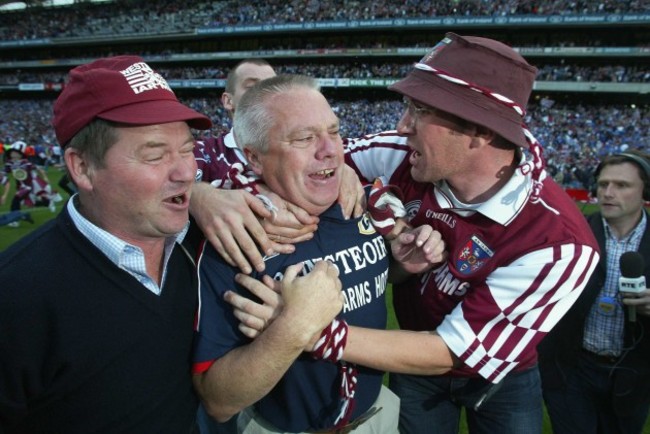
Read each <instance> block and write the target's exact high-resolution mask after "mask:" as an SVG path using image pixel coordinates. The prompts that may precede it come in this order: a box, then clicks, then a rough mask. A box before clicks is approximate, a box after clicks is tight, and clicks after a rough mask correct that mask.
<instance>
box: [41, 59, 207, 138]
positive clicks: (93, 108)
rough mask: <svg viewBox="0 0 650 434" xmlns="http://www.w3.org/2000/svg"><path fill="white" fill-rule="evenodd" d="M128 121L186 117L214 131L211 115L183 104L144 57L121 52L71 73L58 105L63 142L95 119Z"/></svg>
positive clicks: (57, 130)
mask: <svg viewBox="0 0 650 434" xmlns="http://www.w3.org/2000/svg"><path fill="white" fill-rule="evenodd" d="M95 118H100V119H105V120H108V121H113V122H119V123H123V124H128V125H154V124H164V123H168V122H178V121H185V122H187V123H188V125H189V126H190V127H192V128H196V129H201V130H205V129H209V128H210V127H211V126H212V122H211V121H210V119H209V118H208V117H207V116H204V115H202V114H201V113H198V112H196V111H194V110H192V109H190V108H189V107H187V106H185V105H183V104H181V103H180V102H179V101H178V99H177V98H176V95H175V94H174V92H173V91H172V90H171V88H170V87H169V85H168V84H167V81H166V80H165V79H164V78H163V77H162V76H161V75H160V74H158V73H157V72H156V71H154V70H153V69H152V68H151V67H150V66H149V65H147V64H146V63H145V62H144V60H143V59H142V58H141V57H138V56H115V57H107V58H103V59H99V60H95V61H93V62H91V63H88V64H85V65H81V66H78V67H76V68H74V69H72V70H71V71H70V75H69V79H68V82H67V83H66V85H65V87H64V88H63V91H62V92H61V94H60V95H59V97H58V98H57V100H56V102H55V103H54V119H53V121H52V124H53V125H54V131H55V133H56V138H57V140H58V141H59V144H61V146H65V145H66V144H67V143H68V142H69V141H70V139H72V138H73V137H74V136H75V134H77V133H78V132H79V131H80V130H81V129H82V128H83V127H85V126H86V125H88V124H89V123H90V122H91V121H92V120H93V119H95Z"/></svg>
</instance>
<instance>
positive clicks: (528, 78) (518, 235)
mask: <svg viewBox="0 0 650 434" xmlns="http://www.w3.org/2000/svg"><path fill="white" fill-rule="evenodd" d="M535 74H536V69H535V68H534V67H532V66H531V65H529V64H528V63H527V62H526V61H525V60H524V59H523V57H521V56H520V55H519V54H518V53H517V52H516V51H515V50H513V49H512V48H510V47H508V46H506V45H504V44H502V43H500V42H498V41H495V40H491V39H486V38H480V37H471V36H459V35H456V34H453V33H448V34H447V35H446V36H445V38H444V39H443V40H442V41H440V42H439V43H438V44H437V45H436V46H435V47H434V48H433V49H432V50H431V51H430V52H429V53H428V54H427V55H426V56H424V58H422V59H421V60H420V61H419V62H418V63H416V64H415V65H414V68H413V70H412V71H411V72H410V73H409V74H408V75H407V76H406V78H404V79H402V80H401V81H399V82H397V83H395V84H394V85H392V86H391V89H392V90H395V91H397V92H399V93H401V94H402V95H403V96H404V101H405V104H406V107H405V111H404V113H403V115H402V118H401V119H400V121H399V123H398V125H397V132H398V133H399V135H401V136H403V137H406V144H403V143H399V140H390V139H387V138H386V137H385V135H378V136H374V137H370V138H368V139H365V140H363V141H357V142H351V143H349V147H348V154H347V159H348V163H349V164H351V165H352V166H353V167H355V168H356V169H357V171H358V172H359V173H360V175H362V176H363V177H364V178H365V179H366V180H368V181H370V180H372V179H373V178H374V177H375V176H379V175H383V179H384V181H385V182H386V183H387V184H390V186H389V187H391V188H393V187H398V188H399V189H400V190H401V193H402V195H403V203H404V212H405V213H406V218H407V220H408V223H409V225H410V226H412V227H415V228H416V229H419V228H431V229H432V230H433V231H432V232H431V235H430V238H429V239H431V237H433V236H440V238H441V239H442V240H443V241H444V243H445V246H446V255H445V256H444V259H443V260H442V261H440V262H437V263H428V264H427V263H426V262H427V261H426V254H427V251H426V249H423V248H422V247H420V246H421V245H424V246H427V244H422V241H423V240H422V239H421V237H420V238H417V237H415V236H413V234H412V233H411V232H410V230H407V231H405V232H404V233H402V234H401V235H399V236H397V237H396V238H394V239H393V241H392V245H391V249H392V252H393V255H394V256H395V257H396V258H401V259H407V260H406V262H407V263H409V262H410V263H411V264H417V263H418V262H420V265H419V267H413V266H412V267H411V268H410V269H409V272H407V273H402V275H401V277H400V278H399V279H397V278H395V279H394V280H393V297H394V306H395V312H396V315H397V318H398V321H399V324H400V327H401V328H402V329H406V330H413V331H427V332H428V333H415V334H412V335H410V336H409V335H407V336H406V337H405V336H404V335H402V333H400V332H399V331H396V332H395V335H394V338H392V339H391V338H387V337H386V336H383V337H382V339H383V342H378V341H377V340H375V341H373V337H372V336H371V335H368V336H366V335H364V334H361V333H356V334H355V332H358V331H357V330H354V329H351V330H350V336H349V337H348V342H357V341H361V342H366V345H363V346H355V345H350V344H348V349H349V350H350V351H349V352H348V354H344V356H343V358H344V359H345V360H348V361H355V362H357V363H361V364H366V365H369V366H371V367H374V368H377V369H383V370H387V371H392V372H398V373H397V374H391V378H390V385H391V388H392V389H393V390H394V391H395V392H396V393H397V395H398V396H399V397H400V399H401V414H400V432H403V433H409V434H414V433H453V432H457V430H458V424H459V416H460V410H461V408H463V407H464V408H465V410H466V415H467V419H468V426H469V429H470V432H472V433H486V434H487V433H495V432H499V433H502V434H503V433H518V434H521V433H539V432H541V427H542V408H543V405H542V395H541V386H540V379H539V372H538V369H537V352H536V346H537V344H538V343H539V342H540V341H541V340H542V338H543V337H544V336H545V335H546V334H547V333H548V332H549V330H550V329H551V328H552V327H553V326H554V325H555V324H556V323H557V322H558V321H559V319H560V318H561V317H562V316H563V315H564V314H565V313H566V312H567V310H568V309H569V307H570V306H571V305H572V304H573V302H574V301H575V300H576V298H577V297H578V295H579V294H580V293H581V291H582V290H583V289H584V286H585V284H586V283H587V280H588V278H589V276H590V275H591V273H592V272H593V270H594V267H595V266H596V264H597V262H598V258H599V252H598V245H597V243H596V241H595V239H594V237H593V235H592V233H591V231H590V229H589V227H588V225H587V224H586V221H585V219H584V217H583V216H582V215H581V214H580V212H579V210H578V209H577V207H576V206H575V204H574V203H573V201H572V200H571V199H570V198H569V197H568V195H566V194H565V192H564V191H563V190H562V189H561V188H560V187H559V186H558V185H557V184H555V182H554V181H553V180H552V179H551V177H549V176H547V174H546V172H545V170H544V161H543V159H542V150H541V146H540V144H539V143H538V142H537V140H535V138H534V137H533V135H532V134H531V133H530V131H529V130H528V129H527V127H526V125H525V119H526V111H525V110H526V104H527V101H528V98H529V96H530V93H531V91H532V88H533V83H534V80H535ZM369 142H370V143H369ZM370 203H371V204H372V200H371V201H370ZM420 230H422V229H420ZM395 235H396V234H391V236H392V237H394V236H395ZM429 247H430V246H429ZM429 247H427V249H428V248H429ZM409 258H410V259H409ZM402 271H405V270H402ZM394 276H395V274H394ZM402 332H403V330H402ZM356 349H358V350H359V351H358V352H357V350H356ZM352 350H354V351H355V352H354V353H352ZM413 374H419V375H413ZM423 374H424V375H423ZM427 374H429V375H427Z"/></svg>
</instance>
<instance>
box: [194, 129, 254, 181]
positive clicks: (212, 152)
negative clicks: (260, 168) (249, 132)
mask: <svg viewBox="0 0 650 434" xmlns="http://www.w3.org/2000/svg"><path fill="white" fill-rule="evenodd" d="M194 158H195V159H196V165H197V166H198V170H197V173H196V180H197V181H203V182H209V183H211V184H212V185H213V186H215V187H217V188H231V186H230V185H225V184H227V183H228V181H227V175H228V173H229V172H230V169H231V168H232V166H233V165H234V164H236V163H240V164H241V165H242V166H243V167H244V168H245V169H247V168H248V161H246V157H245V156H244V153H243V152H242V151H241V149H239V148H238V147H237V144H236V143H235V137H234V136H233V134H232V131H230V132H229V133H227V134H224V135H221V136H218V137H209V138H207V139H203V140H199V141H197V142H196V146H195V147H194ZM245 174H246V175H248V172H245ZM250 175H251V176H254V175H253V174H252V173H251V174H250ZM224 183H225V184H224Z"/></svg>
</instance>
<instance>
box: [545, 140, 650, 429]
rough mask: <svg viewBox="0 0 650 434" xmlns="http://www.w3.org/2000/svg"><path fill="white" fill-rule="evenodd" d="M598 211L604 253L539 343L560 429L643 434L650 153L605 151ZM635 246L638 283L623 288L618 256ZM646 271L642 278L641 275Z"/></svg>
mask: <svg viewBox="0 0 650 434" xmlns="http://www.w3.org/2000/svg"><path fill="white" fill-rule="evenodd" d="M595 179H596V196H597V198H598V205H599V212H596V213H594V214H592V215H590V216H589V217H588V220H589V224H590V226H591V229H592V230H593V232H594V234H595V236H596V239H597V240H598V244H599V245H600V249H601V252H603V254H602V255H601V258H600V263H599V264H598V266H597V267H596V270H595V271H594V273H593V275H592V276H591V279H590V280H589V283H588V284H587V286H586V288H585V290H584V291H583V292H582V294H581V295H580V297H579V298H578V300H577V301H576V303H575V304H574V305H573V307H572V308H571V310H570V311H569V312H568V313H567V314H566V315H565V316H564V318H563V319H562V320H561V321H560V322H559V323H558V325H557V326H556V327H555V328H554V329H553V330H551V332H550V333H549V334H548V335H547V336H546V337H545V338H544V340H543V341H542V342H541V344H540V345H539V346H538V350H539V357H540V372H541V375H542V386H543V391H544V400H545V402H546V407H547V410H548V413H549V416H550V419H551V424H552V426H553V432H554V433H555V434H578V433H596V432H598V433H599V434H614V433H616V434H628V433H629V434H632V433H635V434H638V433H641V431H642V430H643V426H644V423H645V421H646V419H647V417H648V409H649V408H650V387H649V386H648V385H649V384H650V289H648V287H647V283H643V282H644V281H643V279H644V277H645V282H647V281H649V280H648V279H650V224H649V223H648V212H647V211H646V210H645V209H644V205H645V202H646V201H649V200H650V159H649V156H648V154H644V153H642V152H639V151H627V152H624V153H620V154H614V155H610V156H608V157H605V158H604V159H603V160H602V162H601V163H600V164H599V165H598V167H597V168H596V171H595ZM626 252H638V253H639V254H640V255H641V256H642V258H643V259H644V261H643V262H644V263H645V265H644V266H643V265H642V264H641V261H640V258H639V264H636V268H638V270H637V271H638V276H640V277H639V279H640V280H639V281H640V285H641V290H640V292H638V293H636V294H631V293H629V292H623V291H620V290H619V286H620V283H619V282H620V277H621V265H620V263H621V262H620V258H621V256H622V255H623V254H624V253H626ZM643 276H644V277H643Z"/></svg>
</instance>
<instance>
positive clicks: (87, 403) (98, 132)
mask: <svg viewBox="0 0 650 434" xmlns="http://www.w3.org/2000/svg"><path fill="white" fill-rule="evenodd" d="M53 124H54V129H55V132H56V136H57V139H58V141H59V143H60V144H61V145H62V146H64V147H65V154H64V155H65V163H66V167H67V170H68V173H69V175H70V177H71V179H72V180H73V181H74V183H75V184H76V186H77V188H78V194H76V195H74V196H73V197H72V198H71V199H70V201H69V202H68V204H67V206H66V208H65V209H64V210H63V211H62V212H61V214H60V215H59V216H58V217H57V218H56V219H55V220H53V221H51V222H50V223H48V224H46V225H45V226H43V227H42V228H41V229H39V230H37V231H35V232H34V233H32V234H31V235H29V236H27V237H25V238H24V239H22V240H21V241H19V242H18V243H16V244H14V245H13V246H11V247H10V248H9V249H7V250H6V251H5V252H3V253H2V254H1V255H0V279H1V281H2V287H1V288H0V318H1V320H0V366H1V367H2V368H1V369H0V431H1V432H3V433H21V434H25V433H41V432H51V433H54V432H56V433H66V434H70V433H84V434H85V433H89V432H94V433H115V432H122V433H134V434H135V433H138V434H139V433H153V432H155V433H174V434H176V433H192V432H196V429H197V428H196V421H195V418H196V410H197V400H196V397H195V395H194V392H193V388H192V382H191V379H190V368H191V366H190V358H189V354H190V349H191V345H192V329H193V320H194V313H195V309H196V302H197V297H196V277H195V273H194V271H193V270H194V267H193V263H192V257H191V256H190V255H188V254H187V251H186V250H185V248H183V247H182V245H181V242H182V241H183V237H184V236H185V233H186V231H187V226H188V219H189V215H188V209H189V199H190V192H191V187H192V185H193V183H194V179H195V173H196V162H195V160H194V155H193V149H194V138H193V136H192V133H191V130H190V127H192V128H198V129H207V128H210V126H211V123H210V120H209V119H208V118H207V117H205V116H203V115H202V114H200V113H197V112H195V111H194V110H191V109H190V108H188V107H186V106H184V105H182V104H181V103H180V102H179V101H178V100H177V99H176V96H175V95H174V93H173V92H172V90H171V89H170V88H169V85H168V84H167V82H166V81H165V79H164V78H162V77H161V76H160V75H159V74H158V73H156V72H155V71H154V70H152V69H151V67H150V66H149V65H147V64H146V63H145V62H144V61H143V60H142V59H141V58H139V57H136V56H117V57H112V58H104V59H100V60H97V61H94V62H92V63H89V64H86V65H82V66H79V67H77V68H74V69H73V70H71V71H70V76H69V80H68V83H67V84H66V86H65V88H64V90H63V91H62V93H61V95H60V96H59V98H58V99H57V101H56V103H55V104H54V119H53ZM23 264H36V265H34V266H32V267H31V269H30V270H25V269H24V268H25V267H24V265H23Z"/></svg>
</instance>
